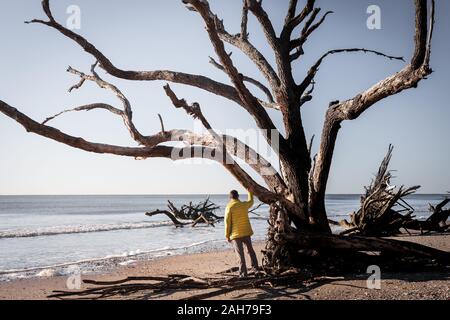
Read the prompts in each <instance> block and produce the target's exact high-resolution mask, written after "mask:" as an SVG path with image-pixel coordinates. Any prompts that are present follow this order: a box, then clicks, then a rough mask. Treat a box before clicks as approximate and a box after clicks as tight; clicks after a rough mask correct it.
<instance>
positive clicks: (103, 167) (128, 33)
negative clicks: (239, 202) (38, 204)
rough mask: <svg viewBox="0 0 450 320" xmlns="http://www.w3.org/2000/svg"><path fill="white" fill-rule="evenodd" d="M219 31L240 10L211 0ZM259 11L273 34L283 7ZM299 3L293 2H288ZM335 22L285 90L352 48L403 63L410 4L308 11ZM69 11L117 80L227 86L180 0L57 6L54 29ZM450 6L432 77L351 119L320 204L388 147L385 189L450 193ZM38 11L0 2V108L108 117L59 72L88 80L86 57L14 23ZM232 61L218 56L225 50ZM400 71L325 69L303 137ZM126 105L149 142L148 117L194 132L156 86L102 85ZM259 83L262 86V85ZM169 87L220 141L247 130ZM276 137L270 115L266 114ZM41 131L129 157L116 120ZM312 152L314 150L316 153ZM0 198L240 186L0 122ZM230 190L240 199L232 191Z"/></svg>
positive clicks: (362, 58)
mask: <svg viewBox="0 0 450 320" xmlns="http://www.w3.org/2000/svg"><path fill="white" fill-rule="evenodd" d="M210 2H211V6H212V8H213V10H214V11H215V12H218V13H219V15H220V16H221V17H222V18H223V19H224V22H225V25H226V27H227V29H228V30H229V31H230V32H232V33H238V32H239V25H240V6H241V0H227V1H224V0H222V1H219V0H215V1H210ZM263 3H264V6H265V8H266V10H267V11H268V12H269V15H270V17H271V18H272V20H273V21H274V24H275V27H276V29H277V31H279V30H280V28H281V26H282V22H283V20H284V16H285V13H286V8H287V3H288V1H287V0H285V1H280V0H277V1H276V0H265V1H264V2H263ZM300 3H303V1H300ZM318 3H319V5H320V6H321V7H322V8H323V10H333V11H334V12H335V14H334V15H332V16H330V17H329V19H327V21H326V22H325V23H324V25H323V26H322V27H321V29H320V30H318V31H316V32H315V34H314V35H313V36H312V37H311V39H310V41H309V42H308V44H307V45H306V46H305V51H306V56H305V57H304V58H303V59H301V60H300V61H298V62H297V63H296V68H295V73H296V76H297V79H302V77H303V75H304V72H305V69H306V68H308V67H309V66H310V65H311V64H312V63H313V62H314V61H315V60H316V59H317V58H318V57H319V56H320V55H321V54H322V53H324V52H325V51H327V50H329V49H335V48H344V47H365V48H370V49H376V50H381V51H383V52H386V53H388V54H392V55H402V56H405V58H407V59H409V58H410V56H411V53H412V51H413V33H414V18H413V15H414V8H413V1H412V0H397V1H388V0H385V1H382V0H340V1H326V0H322V1H318ZM72 4H75V5H78V6H79V7H80V8H81V14H82V15H81V30H79V32H80V33H81V34H82V35H83V36H85V37H86V38H87V39H89V40H90V41H91V42H93V43H94V44H95V45H96V46H97V48H99V49H100V50H102V51H103V52H104V53H105V54H106V56H108V57H109V58H110V59H111V60H112V61H113V63H115V64H116V65H117V66H118V67H121V68H124V69H136V70H154V69H172V70H178V71H184V72H190V73H198V74H205V75H208V76H210V77H212V78H214V79H217V80H219V81H227V78H226V77H225V76H224V75H223V74H222V73H221V72H220V71H218V70H216V69H214V68H213V67H212V66H211V65H210V64H209V63H208V56H209V55H214V51H213V49H212V46H211V44H210V42H209V40H208V37H207V34H206V32H205V30H204V26H203V22H202V20H201V18H200V17H199V16H198V15H197V14H195V13H193V12H190V11H188V10H186V8H185V7H184V6H183V4H182V3H181V0H147V1H144V0H133V1H106V0H96V1H92V0H89V1H88V0H84V1H81V0H78V1H77V0H68V1H67V0H58V1H52V7H53V11H54V15H55V16H56V18H57V19H58V20H59V21H61V22H64V21H65V20H66V19H67V17H68V15H67V14H66V9H67V7H68V6H69V5H72ZM372 4H375V5H378V6H380V8H381V14H382V16H381V18H382V20H381V22H382V29H381V30H369V29H368V28H367V27H366V19H367V17H368V14H367V13H366V9H367V7H368V6H369V5H372ZM449 12H450V1H445V0H444V1H442V0H438V1H437V23H436V27H435V37H434V43H433V54H432V67H433V69H434V70H435V73H433V74H432V76H431V77H430V79H429V80H426V81H423V82H421V83H420V85H419V87H418V88H417V89H412V90H408V91H406V92H403V93H401V94H398V95H396V96H394V97H390V98H388V99H385V100H383V101H382V102H381V103H378V104H377V105H376V106H374V107H372V109H370V110H369V111H368V112H366V113H365V114H364V115H362V116H361V117H360V118H359V119H357V120H355V121H351V122H345V123H344V124H343V128H342V129H341V131H340V135H339V137H338V142H337V145H336V152H335V157H334V160H333V166H332V170H331V175H330V180H329V184H328V192H329V193H359V192H361V191H362V187H363V185H366V184H367V183H368V182H369V180H370V178H371V177H372V175H373V173H375V172H376V169H377V167H378V164H379V162H380V160H381V158H382V157H383V156H384V154H385V152H386V150H387V147H388V144H389V143H393V144H394V145H395V150H394V156H393V159H392V169H396V170H398V172H397V173H396V175H397V176H398V178H397V179H395V181H394V182H395V183H396V184H406V185H412V184H414V185H415V184H420V185H422V186H423V188H422V189H421V190H420V192H422V193H441V192H445V191H447V190H450V148H449V142H448V137H449V136H450V108H449V106H448V101H450V96H449V95H450V90H449V89H450V88H449V83H450V65H449V63H448V53H449V52H450V41H449V40H450V39H449V30H450V22H449V20H448V17H447V14H448V13H449ZM43 17H44V14H43V13H42V12H41V8H40V0H18V1H2V2H1V4H0V30H1V31H0V41H1V43H2V50H1V53H0V55H1V56H0V70H1V72H0V99H2V100H4V101H6V102H7V103H9V104H10V105H12V106H14V107H16V108H18V109H19V110H21V111H23V112H25V113H26V114H28V115H29V116H31V117H32V118H33V119H36V120H43V119H45V118H46V117H47V116H49V115H52V114H54V113H56V112H58V111H60V110H63V109H66V108H69V107H75V106H77V105H81V104H86V103H92V102H107V103H111V104H114V105H116V106H118V107H119V106H120V104H119V103H118V101H117V100H116V99H115V97H114V96H113V95H112V93H110V92H108V91H105V90H102V89H99V88H98V87H96V86H95V85H94V84H86V85H85V86H84V87H83V88H82V89H81V90H78V91H75V92H73V93H71V94H69V93H68V92H67V89H68V88H69V87H70V86H71V85H73V84H74V83H76V82H77V81H78V79H77V78H76V77H74V76H72V75H70V74H68V73H66V72H65V70H66V68H67V66H68V65H71V66H73V67H75V68H78V69H80V70H83V71H86V72H87V71H88V70H89V66H90V64H92V63H93V62H94V60H93V58H92V57H91V56H90V55H88V54H86V53H85V52H83V50H82V49H80V47H78V46H77V45H76V44H75V43H74V42H73V41H71V40H69V39H67V38H65V37H63V36H62V35H60V34H59V33H58V32H56V31H55V30H52V29H50V28H48V27H46V26H42V25H26V24H24V23H23V21H25V20H28V19H32V18H43ZM249 24H250V26H249V32H250V39H251V41H253V42H254V43H255V45H256V46H257V47H258V48H260V49H261V50H262V52H263V53H264V54H265V55H266V56H267V57H268V59H269V60H270V61H273V57H272V55H271V52H270V50H269V49H268V47H267V45H266V42H265V40H264V36H263V35H262V33H261V30H260V28H259V25H258V24H257V22H256V20H255V19H254V18H253V17H251V18H250V21H249ZM230 49H231V48H230ZM233 58H234V61H235V64H236V65H237V66H239V67H240V68H241V70H242V71H243V72H245V73H246V74H248V75H251V76H254V77H257V78H258V79H261V77H260V76H259V74H258V72H257V70H256V68H255V67H254V66H253V64H252V63H251V62H250V61H248V60H247V59H246V58H245V57H244V56H242V55H240V54H239V52H238V51H237V49H233ZM403 66H404V63H403V62H401V61H388V60H386V59H383V58H381V57H377V56H373V55H364V54H344V55H340V56H337V55H336V56H333V57H331V58H329V59H328V60H327V61H326V62H325V63H324V64H323V66H322V68H321V70H320V71H319V74H318V76H317V78H316V80H317V86H316V90H315V92H314V99H313V100H312V102H311V103H309V104H308V105H305V106H304V107H303V114H304V125H305V128H306V132H307V135H308V136H311V135H312V134H316V136H320V132H321V128H322V122H323V117H324V114H325V110H326V108H327V106H328V103H329V102H330V101H332V100H344V99H348V98H350V97H352V96H354V95H355V94H356V93H358V92H359V91H361V90H363V89H366V88H368V87H369V86H371V85H373V84H374V83H376V82H378V81H379V80H381V79H383V78H384V77H386V76H388V75H390V74H392V73H393V72H396V71H398V70H400V69H401V68H402V67H403ZM105 78H106V79H108V80H111V81H112V82H113V83H114V84H116V85H117V86H119V87H120V88H121V89H122V90H123V92H124V93H125V94H126V95H127V96H128V98H129V99H130V100H131V102H132V103H133V108H134V117H135V122H136V125H137V126H138V127H139V129H140V130H141V131H142V132H143V133H145V134H150V133H154V132H156V131H158V130H159V121H158V118H157V114H158V113H160V114H161V115H162V116H163V118H164V119H165V125H166V128H167V129H171V128H186V129H193V128H194V125H193V122H192V119H191V118H190V117H189V116H187V115H186V114H185V113H184V112H183V111H182V110H175V109H174V108H173V106H172V105H171V103H170V101H169V100H168V98H167V97H166V96H165V94H164V91H163V89H162V86H163V85H164V82H141V83H139V82H132V81H125V80H117V79H114V78H111V77H107V76H105ZM261 80H263V79H261ZM172 88H173V89H174V90H175V91H176V92H177V94H178V95H179V96H182V97H185V98H186V99H188V101H198V102H199V103H200V104H201V106H202V109H203V111H204V113H205V114H206V116H207V117H208V119H209V121H210V123H212V124H213V125H214V126H215V127H217V128H218V129H220V130H225V129H248V128H254V127H255V124H254V121H253V119H252V118H251V117H250V116H249V115H248V114H246V113H245V112H244V111H243V110H242V108H241V107H239V106H238V105H236V104H234V103H232V102H230V101H228V100H225V99H223V98H220V97H217V96H213V95H211V94H208V93H205V92H203V91H200V90H197V89H193V88H190V87H183V86H181V85H173V86H172ZM270 114H271V115H272V117H273V118H274V121H275V123H276V124H277V125H278V126H279V127H280V128H281V117H280V115H279V114H278V113H277V112H270ZM52 125H53V126H55V127H57V128H59V129H61V130H64V131H66V132H68V133H70V134H73V135H78V136H82V137H84V138H85V139H88V140H91V141H96V142H104V143H112V144H119V145H134V144H133V141H131V139H130V138H129V136H128V133H127V131H126V130H125V129H124V127H123V125H122V123H121V121H120V119H118V118H117V117H115V116H113V115H110V114H108V113H106V112H102V111H93V112H89V113H73V114H67V115H64V116H62V117H61V118H59V119H57V120H55V121H54V122H53V123H52ZM317 145H318V141H317V142H316V145H315V148H314V150H315V151H317ZM0 150H1V151H0V152H1V154H0V194H136V193H139V194H151V193H158V194H164V193H225V192H227V191H228V190H230V189H231V188H239V184H238V183H237V182H236V181H235V180H234V178H233V177H232V176H230V175H229V174H228V173H227V172H226V171H225V170H224V169H223V168H222V167H221V166H220V165H219V164H207V165H205V164H203V165H202V164H190V165H188V164H185V163H181V164H180V163H178V164H175V163H173V162H172V161H170V160H168V159H149V160H145V161H136V160H134V159H131V158H125V157H118V156H113V155H99V154H93V153H87V152H84V151H81V150H77V149H72V148H70V147H68V146H65V145H63V144H59V143H57V142H55V141H52V140H48V139H46V138H43V137H40V136H37V135H34V134H30V133H26V132H25V130H24V129H23V128H22V127H21V126H20V125H18V124H17V123H16V122H14V121H13V120H11V119H9V118H7V117H5V116H4V115H2V114H0ZM239 189H240V188H239Z"/></svg>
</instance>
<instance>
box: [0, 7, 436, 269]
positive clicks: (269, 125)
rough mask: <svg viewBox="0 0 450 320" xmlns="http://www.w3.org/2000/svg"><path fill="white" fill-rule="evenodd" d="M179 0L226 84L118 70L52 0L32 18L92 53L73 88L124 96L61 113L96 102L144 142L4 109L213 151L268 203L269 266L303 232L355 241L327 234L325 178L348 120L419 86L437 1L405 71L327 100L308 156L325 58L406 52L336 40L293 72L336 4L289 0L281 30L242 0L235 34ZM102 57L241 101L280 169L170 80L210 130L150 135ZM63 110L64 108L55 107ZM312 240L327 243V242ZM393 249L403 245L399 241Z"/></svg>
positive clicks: (27, 123) (78, 143)
mask: <svg viewBox="0 0 450 320" xmlns="http://www.w3.org/2000/svg"><path fill="white" fill-rule="evenodd" d="M182 2H183V3H184V4H185V5H187V7H188V8H189V9H190V10H191V11H193V12H195V13H196V14H198V15H199V17H200V18H201V19H202V20H203V23H204V24H205V26H206V32H207V34H208V36H209V39H210V41H211V44H212V47H213V48H214V51H215V53H216V55H217V60H214V59H212V60H211V62H212V63H213V64H214V65H215V66H216V67H218V68H220V69H221V70H222V71H223V72H224V73H225V74H226V75H227V76H228V78H229V80H230V82H231V84H227V83H221V82H218V81H215V80H213V79H211V78H208V77H205V76H202V75H197V74H188V73H183V72H176V71H171V70H152V71H135V70H126V69H121V68H119V67H117V66H116V65H115V64H114V63H113V62H112V61H111V60H110V59H108V57H107V56H106V55H105V54H104V53H103V52H101V51H100V50H99V49H97V48H96V47H95V45H94V44H92V43H91V42H90V41H89V40H88V39H86V38H85V37H83V36H82V35H80V34H77V33H75V32H74V31H72V30H69V29H67V28H66V27H64V26H63V25H62V24H61V23H60V22H58V21H57V20H56V19H55V17H54V16H53V13H52V10H51V8H50V3H49V0H43V1H42V7H43V11H44V13H45V16H46V18H45V20H42V19H34V20H31V21H29V22H28V23H33V24H41V25H45V26H48V27H50V28H52V29H54V30H56V31H58V32H60V33H61V34H62V35H64V36H65V37H66V38H68V39H70V40H72V41H74V42H75V43H76V44H78V45H79V46H80V47H81V49H83V50H84V51H85V52H87V53H88V54H90V55H91V56H92V57H93V58H94V60H95V61H96V63H95V64H94V65H93V67H92V68H91V72H90V74H87V73H83V72H81V71H78V70H76V69H74V68H71V67H69V69H68V71H69V72H70V73H71V74H73V75H75V76H77V77H79V78H80V81H79V82H78V83H77V84H76V85H74V86H73V87H72V88H71V90H73V89H80V88H81V87H82V85H83V84H84V83H85V82H86V81H92V82H94V83H96V84H97V85H98V86H99V87H100V88H104V89H108V90H110V91H112V92H113V93H114V94H115V95H116V96H117V97H118V98H119V100H120V102H121V104H122V108H117V107H114V106H111V105H108V104H104V103H94V104H90V105H84V106H79V107H77V108H74V109H70V110H66V111H64V112H68V111H83V110H84V111H89V110H94V109H103V110H106V111H109V112H111V113H113V114H115V115H117V116H119V117H120V118H121V119H122V120H123V122H124V124H125V126H126V128H127V129H128V131H129V133H130V135H131V137H132V138H133V139H134V140H135V141H136V143H137V144H138V146H133V147H122V146H117V145H107V144H100V143H94V142H91V141H86V140H84V139H83V138H80V137H75V136H72V135H69V134H66V133H64V132H63V131H60V130H58V129H56V128H54V127H51V126H49V125H48V122H49V121H50V120H51V119H53V118H54V117H55V116H54V117H50V118H48V119H47V120H46V121H44V122H43V123H39V122H37V121H35V120H33V119H31V118H30V117H28V116H27V115H25V114H23V113H22V112H20V111H19V110H17V109H16V108H14V107H12V106H11V105H9V104H8V103H6V102H4V101H0V111H1V112H2V113H3V114H5V115H6V116H8V117H10V118H11V119H13V120H15V121H17V122H18V123H20V124H21V125H22V126H23V127H24V128H25V129H26V130H27V131H29V132H33V133H36V134H39V135H41V136H44V137H47V138H50V139H53V140H55V141H58V142H61V143H64V144H66V145H69V146H71V147H74V148H79V149H82V150H85V151H89V152H96V153H109V154H115V155H121V156H128V157H134V158H138V159H145V158H154V157H164V158H170V159H178V158H179V155H183V157H201V158H206V159H211V160H214V161H217V162H219V163H221V164H223V166H224V167H225V169H226V170H228V171H229V172H230V174H232V175H233V176H234V177H235V178H236V179H237V181H239V182H240V183H241V184H242V186H243V187H245V188H247V189H248V190H250V191H252V192H253V193H254V194H255V195H256V196H257V197H258V198H259V199H260V200H261V201H262V202H265V203H267V204H269V205H270V206H271V210H270V213H271V217H270V219H269V221H270V227H269V237H268V238H269V240H268V242H267V250H266V259H265V261H266V263H267V266H268V267H273V266H278V267H286V265H284V263H281V262H280V261H286V263H287V264H288V263H289V261H293V260H295V259H293V258H295V256H296V255H297V253H298V251H299V250H300V249H301V246H304V242H305V241H308V240H307V239H311V237H307V236H306V235H311V234H313V235H315V236H318V237H320V236H321V235H323V236H325V237H327V240H328V242H323V244H324V245H329V243H330V242H333V241H335V242H336V243H345V242H346V241H349V242H348V244H349V245H348V247H351V244H352V241H351V240H347V239H346V238H344V237H338V236H331V229H330V226H329V222H328V219H327V214H326V209H325V192H326V186H327V181H328V176H329V172H330V167H331V162H332V158H333V152H334V146H335V144H336V141H337V137H338V133H339V130H340V128H341V126H342V125H343V124H344V123H346V122H347V121H348V120H354V119H357V118H358V117H359V116H360V115H361V114H363V113H364V112H365V111H366V110H367V109H369V108H370V107H371V106H373V105H375V104H376V103H377V102H379V101H380V100H382V99H384V98H387V97H389V96H392V95H395V94H397V93H399V92H401V91H404V90H406V89H410V88H415V87H417V85H418V83H419V82H420V81H421V80H423V79H425V78H426V77H428V76H429V75H430V74H431V73H432V69H431V68H430V56H431V40H432V35H433V26H434V16H435V12H434V11H435V9H434V8H435V4H434V0H430V1H428V0H414V4H415V36H414V47H415V48H414V52H413V54H412V57H411V59H410V60H409V62H408V63H406V65H405V66H404V67H403V68H402V69H401V70H399V71H398V72H397V73H395V74H393V75H391V76H389V77H387V78H386V79H383V80H381V81H379V82H378V83H376V84H374V85H373V86H372V87H370V88H368V89H367V90H364V91H362V92H360V93H359V94H357V95H355V96H354V97H352V98H350V99H348V100H345V101H333V102H331V103H330V104H329V108H328V110H327V111H326V115H325V121H324V125H323V131H322V136H321V141H320V146H319V151H318V153H317V155H316V156H314V157H313V156H312V155H311V148H310V143H309V141H308V140H309V139H308V138H307V134H306V132H305V130H304V126H303V124H302V107H303V106H304V105H306V104H307V103H308V102H309V101H311V100H312V99H313V93H314V87H315V86H314V84H315V77H316V74H317V73H318V71H319V69H320V67H322V66H323V63H324V61H325V60H326V59H328V58H330V57H331V56H333V55H335V54H341V53H354V52H359V53H368V54H375V55H377V56H379V57H381V58H387V59H390V60H403V58H402V57H396V56H392V55H387V54H384V53H382V52H380V51H376V50H372V49H366V48H358V47H355V48H338V49H335V50H330V51H328V52H325V53H323V54H321V55H319V58H318V59H317V61H316V62H315V63H314V64H313V65H312V66H311V67H310V68H309V70H308V71H307V73H306V75H305V76H304V78H303V79H295V78H294V75H293V72H292V66H293V64H295V63H297V62H298V61H300V62H301V61H302V57H303V55H304V54H305V51H304V45H305V43H306V42H307V41H308V40H309V39H310V38H311V37H312V36H313V34H314V32H315V31H316V30H317V29H318V28H319V27H320V26H321V25H322V24H323V23H324V22H325V20H326V17H328V16H329V14H330V13H331V12H326V13H325V14H323V15H321V13H320V12H321V9H320V8H318V7H316V3H315V0H307V1H306V5H305V6H304V7H302V8H298V7H299V6H300V5H299V4H298V1H297V0H290V1H289V6H288V11H287V14H286V16H285V19H284V25H283V28H282V30H281V32H280V33H277V32H276V31H275V28H274V26H273V24H272V21H271V20H270V19H269V16H268V14H267V12H266V11H265V9H264V7H263V4H262V1H258V0H244V1H243V6H242V23H241V31H240V33H238V34H233V33H230V32H229V31H228V30H227V28H226V27H225V24H224V22H223V21H222V20H221V19H220V17H219V16H218V15H217V14H216V13H214V12H213V11H212V10H211V8H210V6H209V3H208V1H207V0H182ZM429 3H431V9H430V11H428V4H429ZM249 14H252V15H253V16H254V17H255V18H256V20H257V21H258V23H259V25H260V26H261V29H262V31H263V33H264V35H265V38H266V39H267V43H268V45H269V47H270V48H271V50H272V51H273V53H274V56H275V62H276V65H275V66H273V65H272V64H271V63H269V61H268V60H267V59H266V57H265V56H264V55H263V54H262V52H261V51H260V50H258V49H257V48H256V47H255V46H254V45H253V44H252V42H251V40H250V38H249V35H248V32H247V30H248V29H247V23H248V15H249ZM225 44H227V45H230V46H232V47H235V48H236V49H238V50H240V51H242V52H243V54H245V55H246V56H247V57H248V58H249V59H250V61H252V62H253V63H254V64H255V65H256V67H257V68H258V70H259V71H260V72H261V75H262V78H263V79H264V81H258V80H257V79H253V78H250V77H248V76H246V75H243V74H242V73H241V72H239V70H238V69H237V68H236V64H235V62H234V61H233V59H232V57H231V55H230V54H229V53H228V52H227V51H226V48H225ZM122 63H123V62H122ZM97 65H98V66H99V67H100V68H102V69H103V70H104V71H105V72H106V73H108V74H109V75H110V76H112V77H116V78H119V79H126V80H131V81H155V80H163V81H167V82H172V83H178V84H183V85H187V86H190V87H195V88H199V89H202V90H205V91H207V92H210V93H212V94H215V95H218V96H221V97H223V98H225V99H228V100H230V101H231V102H233V103H235V104H237V105H238V106H240V107H242V108H244V110H246V111H247V112H248V113H249V114H250V115H251V116H252V117H253V119H254V121H255V123H256V126H257V127H258V128H259V129H260V130H261V132H262V133H263V135H264V137H265V139H266V141H267V142H268V144H269V145H270V146H271V147H272V148H273V149H274V151H275V152H276V154H277V156H278V158H279V163H280V171H279V172H278V171H277V170H275V168H274V167H273V166H272V165H271V164H270V163H269V161H267V160H266V159H264V157H262V156H261V155H260V154H258V153H257V151H255V150H253V149H252V148H251V147H250V146H248V145H246V144H245V143H244V142H242V141H240V140H238V139H236V138H233V137H228V136H226V135H223V134H219V133H217V132H216V131H215V130H213V126H212V125H211V124H210V123H209V121H208V120H207V119H206V118H205V116H204V115H203V113H202V111H201V109H200V106H199V104H198V103H195V102H194V103H192V104H189V103H188V102H187V101H185V100H184V99H179V98H178V97H177V96H176V94H175V93H174V92H173V91H172V89H171V88H170V87H169V85H166V86H165V87H164V89H165V92H166V94H167V95H168V97H169V98H170V99H171V101H172V103H173V104H174V106H175V107H176V108H181V109H184V110H185V111H186V112H187V113H188V114H189V115H191V116H192V117H194V118H196V119H199V120H200V122H201V123H202V124H203V125H204V126H205V128H206V129H208V133H207V134H197V133H194V132H191V131H188V130H170V131H167V130H166V129H165V128H164V126H163V125H162V128H161V130H160V131H159V132H157V133H154V134H151V135H145V134H143V133H141V131H140V130H139V129H138V128H137V127H136V126H135V125H134V122H133V113H132V106H131V104H130V102H129V100H128V99H127V98H126V97H125V95H124V94H123V93H122V92H121V91H120V90H119V89H118V88H117V87H116V86H114V85H113V84H111V83H109V82H107V81H105V80H103V79H102V78H101V77H100V75H99V74H98V73H97V71H96V70H95V69H96V66H97ZM248 84H252V85H254V86H255V87H256V89H259V90H262V92H263V93H264V94H265V96H267V99H260V98H257V96H256V95H255V94H253V93H252V91H251V90H250V88H249V86H248ZM267 109H275V110H277V111H278V112H280V114H281V115H282V118H283V125H284V128H283V129H284V130H283V132H284V133H281V132H282V131H281V130H279V129H278V128H277V127H276V126H275V124H274V122H273V121H272V119H271V118H270V116H269V114H268V112H267ZM59 115H61V114H58V115H56V116H59ZM161 124H162V121H161ZM180 140H183V141H184V142H185V144H186V145H187V146H185V147H175V146H167V145H164V143H166V142H170V141H180ZM236 158H240V159H241V160H244V161H245V162H247V163H248V164H249V165H250V167H251V169H252V170H254V171H255V172H256V173H257V174H259V175H260V176H261V177H262V179H263V180H264V183H265V185H261V184H259V183H257V182H256V181H255V180H254V179H253V178H252V177H251V176H250V175H249V174H248V173H247V172H246V171H245V170H244V169H243V167H242V166H240V165H239V164H238V163H237V162H236V161H235V159H236ZM302 235H304V238H303V239H305V240H304V241H299V237H301V236H302ZM311 241H312V240H311ZM364 244H366V242H364ZM299 246H300V247H299ZM392 246H394V244H393V245H392ZM340 247H342V246H340ZM369 247H370V251H373V250H374V249H376V248H374V246H373V245H371V246H368V249H369ZM316 249H319V251H321V250H320V249H321V248H316ZM322 249H324V248H322ZM391 249H392V250H394V249H393V248H391ZM355 250H361V251H364V245H363V244H361V245H359V246H358V248H357V249H355ZM380 250H381V249H380ZM382 250H388V245H387V244H386V243H384V245H383V249H382ZM395 250H396V252H398V246H397V247H396V249H395ZM322 251H325V250H322ZM416 253H417V251H414V252H413V251H411V250H409V248H408V247H407V246H406V245H405V246H404V254H405V255H408V254H413V255H414V254H416Z"/></svg>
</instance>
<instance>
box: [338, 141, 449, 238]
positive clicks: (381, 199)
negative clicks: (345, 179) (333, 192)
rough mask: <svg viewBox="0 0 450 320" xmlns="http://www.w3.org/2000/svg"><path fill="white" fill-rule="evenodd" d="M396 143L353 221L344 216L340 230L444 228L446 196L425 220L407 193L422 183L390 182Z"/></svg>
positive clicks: (375, 232)
mask: <svg viewBox="0 0 450 320" xmlns="http://www.w3.org/2000/svg"><path fill="white" fill-rule="evenodd" d="M392 151H393V146H392V145H389V149H388V152H387V154H386V156H385V157H384V159H383V161H382V162H381V165H380V167H379V169H378V173H377V175H376V176H375V179H374V180H372V182H371V184H370V185H369V186H368V187H365V190H366V191H365V194H364V195H362V196H361V207H360V208H359V210H358V211H357V212H356V213H352V214H350V221H347V220H345V219H344V220H342V221H340V222H339V224H340V225H341V226H343V227H345V228H347V229H346V230H344V231H343V232H342V233H341V234H357V235H363V236H393V235H398V234H401V233H402V232H401V230H402V229H404V230H405V231H406V232H408V233H409V230H420V231H421V233H422V234H423V233H427V232H431V231H445V230H446V229H448V227H449V225H447V224H446V221H447V219H448V216H449V214H450V210H443V207H444V206H445V205H446V204H448V203H449V202H450V199H448V198H446V199H444V200H443V201H442V202H441V203H439V204H438V205H437V206H436V207H433V206H432V205H431V204H430V210H431V212H432V215H431V216H430V217H429V218H428V219H427V220H425V221H420V220H417V219H415V216H413V213H414V208H413V207H412V206H411V205H409V203H408V202H407V201H406V199H405V197H407V196H408V195H411V194H413V193H414V192H416V190H418V189H419V188H420V186H413V187H409V188H405V187H404V186H403V185H402V186H400V187H398V188H397V187H396V186H393V185H391V178H392V174H391V172H392V171H390V170H388V167H389V163H390V160H391V157H392Z"/></svg>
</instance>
